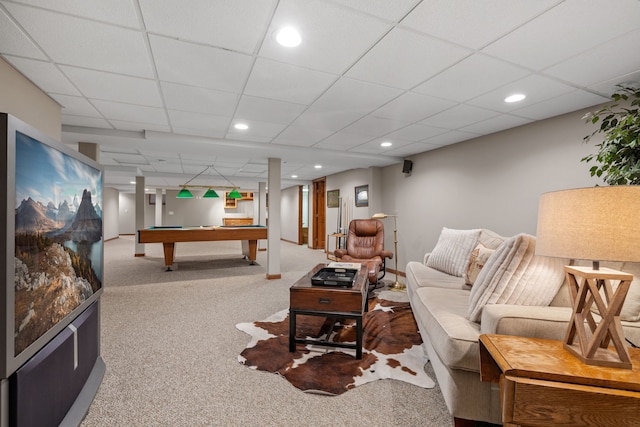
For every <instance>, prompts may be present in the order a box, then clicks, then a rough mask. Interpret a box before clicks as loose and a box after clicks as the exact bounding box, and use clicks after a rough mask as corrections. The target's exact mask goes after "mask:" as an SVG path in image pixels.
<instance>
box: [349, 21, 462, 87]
mask: <svg viewBox="0 0 640 427" xmlns="http://www.w3.org/2000/svg"><path fill="white" fill-rule="evenodd" d="M470 53H471V52H470V51H468V50H467V49H463V48H461V47H458V46H455V45H452V44H449V43H445V42H442V41H439V40H435V39H432V38H430V37H426V36H423V35H420V34H418V33H415V32H413V31H409V30H404V29H401V28H395V29H393V30H392V31H391V32H389V34H387V35H386V36H385V37H384V38H383V39H382V40H381V41H380V42H379V43H378V44H377V45H376V46H375V47H374V48H373V49H371V50H370V51H369V52H368V53H367V54H366V55H365V56H364V57H363V58H362V59H360V61H358V62H357V63H356V64H355V65H354V66H353V67H352V68H351V69H350V70H349V71H348V72H347V73H346V75H347V76H349V77H353V78H356V79H359V80H364V81H369V82H373V83H379V84H383V85H387V86H391V87H397V88H402V89H410V88H412V87H414V86H416V85H417V84H419V83H421V82H423V81H425V80H427V79H428V78H430V77H432V76H434V75H435V74H436V73H438V72H440V71H442V70H444V69H445V68H447V67H449V66H451V65H453V64H454V63H456V62H458V61H460V60H461V59H462V58H464V57H465V56H467V55H469V54H470Z"/></svg>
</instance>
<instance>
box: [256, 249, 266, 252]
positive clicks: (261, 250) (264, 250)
mask: <svg viewBox="0 0 640 427" xmlns="http://www.w3.org/2000/svg"><path fill="white" fill-rule="evenodd" d="M258 251H260V252H266V251H267V248H260V249H258Z"/></svg>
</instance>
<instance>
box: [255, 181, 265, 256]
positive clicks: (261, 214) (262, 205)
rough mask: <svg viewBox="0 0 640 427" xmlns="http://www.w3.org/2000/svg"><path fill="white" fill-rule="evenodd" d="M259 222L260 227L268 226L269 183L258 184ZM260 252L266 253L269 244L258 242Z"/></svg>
mask: <svg viewBox="0 0 640 427" xmlns="http://www.w3.org/2000/svg"><path fill="white" fill-rule="evenodd" d="M257 218H258V222H257V224H260V225H267V183H266V182H259V183H258V216H257ZM258 250H260V251H266V250H267V242H266V241H265V240H258Z"/></svg>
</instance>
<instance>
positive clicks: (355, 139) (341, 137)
mask: <svg viewBox="0 0 640 427" xmlns="http://www.w3.org/2000/svg"><path fill="white" fill-rule="evenodd" d="M370 140H371V137H370V136H367V135H356V134H353V133H346V132H336V133H334V134H333V135H331V136H329V137H327V138H325V139H323V140H322V141H320V142H318V143H317V144H315V145H314V147H316V148H329V149H340V150H348V149H350V148H352V147H356V146H358V145H360V144H364V143H365V142H367V141H370Z"/></svg>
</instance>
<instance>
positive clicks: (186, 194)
mask: <svg viewBox="0 0 640 427" xmlns="http://www.w3.org/2000/svg"><path fill="white" fill-rule="evenodd" d="M176 199H193V194H191V191H189V189H188V188H182V189H181V190H180V191H178V194H177V195H176Z"/></svg>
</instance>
